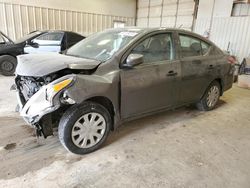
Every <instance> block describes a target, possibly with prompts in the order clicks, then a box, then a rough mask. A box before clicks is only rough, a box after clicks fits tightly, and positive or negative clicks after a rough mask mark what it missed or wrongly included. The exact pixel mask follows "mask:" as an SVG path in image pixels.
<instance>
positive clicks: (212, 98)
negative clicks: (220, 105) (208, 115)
mask: <svg viewBox="0 0 250 188" xmlns="http://www.w3.org/2000/svg"><path fill="white" fill-rule="evenodd" d="M220 93H221V87H220V84H219V83H218V82H217V81H213V82H212V83H211V84H210V85H209V87H208V89H207V90H206V93H205V94H204V96H203V97H202V98H201V100H200V101H199V102H198V103H197V104H196V106H197V108H198V109H199V110H202V111H208V110H212V109H214V107H215V106H216V104H217V102H218V100H219V98H220Z"/></svg>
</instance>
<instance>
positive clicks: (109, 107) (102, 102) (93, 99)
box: [84, 96, 115, 130]
mask: <svg viewBox="0 0 250 188" xmlns="http://www.w3.org/2000/svg"><path fill="white" fill-rule="evenodd" d="M84 101H91V102H96V103H98V104H100V105H102V106H104V107H105V108H106V109H107V110H108V111H109V113H110V116H111V120H112V125H111V130H114V116H115V108H114V105H113V103H112V101H111V100H110V99H109V98H107V97H104V96H95V97H91V98H88V99H86V100H84Z"/></svg>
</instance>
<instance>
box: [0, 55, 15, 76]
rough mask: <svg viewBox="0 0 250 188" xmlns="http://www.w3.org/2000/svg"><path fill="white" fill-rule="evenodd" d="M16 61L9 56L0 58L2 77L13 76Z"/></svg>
mask: <svg viewBox="0 0 250 188" xmlns="http://www.w3.org/2000/svg"><path fill="white" fill-rule="evenodd" d="M16 66H17V60H16V58H15V57H13V56H10V55H3V56H0V72H2V74H3V75H4V76H13V75H14V73H15V70H16Z"/></svg>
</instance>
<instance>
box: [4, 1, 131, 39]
mask: <svg viewBox="0 0 250 188" xmlns="http://www.w3.org/2000/svg"><path fill="white" fill-rule="evenodd" d="M114 21H124V22H125V25H126V26H133V25H134V24H135V23H134V22H135V19H134V18H133V17H123V16H114V15H102V14H94V13H86V12H80V11H71V10H62V9H52V8H44V7H35V6H27V5H18V4H10V3H3V2H0V30H1V31H3V32H4V33H6V34H7V35H8V36H9V37H10V38H12V39H14V40H15V39H18V38H20V37H22V36H23V35H25V34H28V33H30V32H31V31H35V30H47V29H63V30H68V31H75V32H78V33H81V34H82V35H85V36H87V35H89V34H91V33H94V32H97V31H101V30H104V29H106V28H112V27H113V22H114Z"/></svg>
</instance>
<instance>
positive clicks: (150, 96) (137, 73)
mask: <svg viewBox="0 0 250 188" xmlns="http://www.w3.org/2000/svg"><path fill="white" fill-rule="evenodd" d="M130 54H141V55H143V57H144V63H142V64H140V65H137V66H135V67H133V68H132V69H122V70H121V116H122V118H123V119H124V118H125V119H126V118H132V117H133V116H138V115H143V114H144V113H148V112H152V111H156V110H160V109H163V108H167V107H171V106H173V105H174V104H175V103H176V99H177V89H176V88H177V87H176V83H177V81H178V80H179V79H180V62H179V61H177V60H175V52H174V45H173V40H172V36H171V34H170V33H164V34H157V35H153V36H150V37H148V38H147V39H145V40H143V41H142V42H141V43H139V44H138V45H137V46H136V47H135V48H134V49H133V50H132V51H131V53H130Z"/></svg>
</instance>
